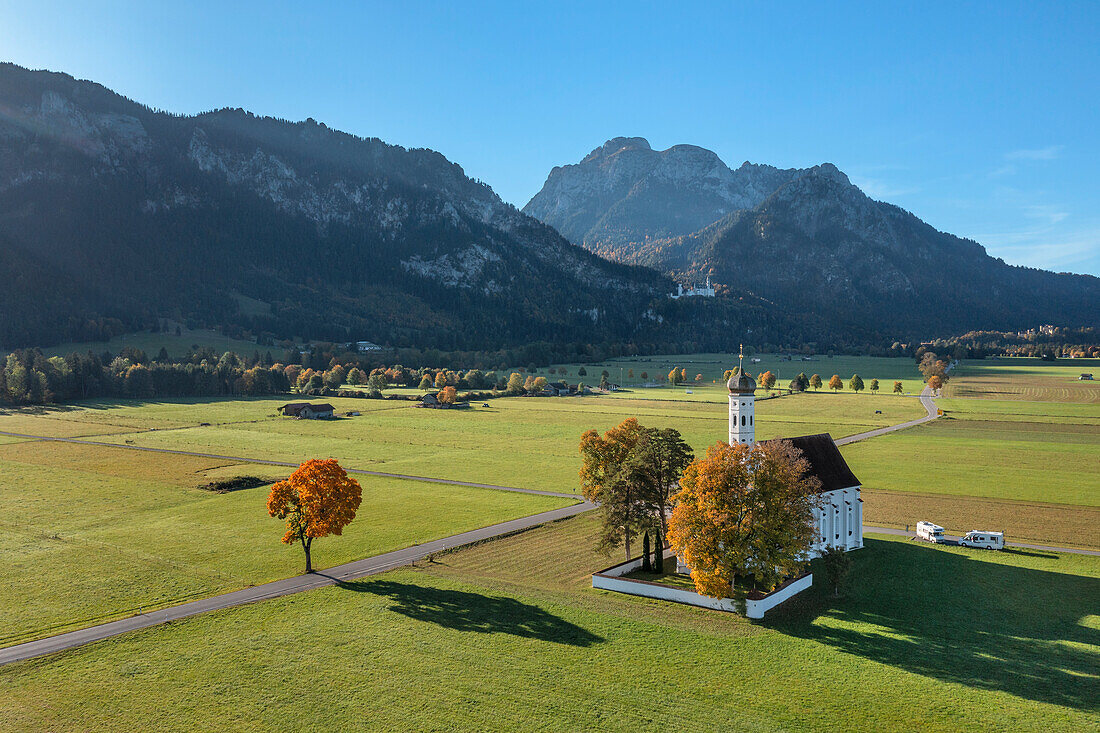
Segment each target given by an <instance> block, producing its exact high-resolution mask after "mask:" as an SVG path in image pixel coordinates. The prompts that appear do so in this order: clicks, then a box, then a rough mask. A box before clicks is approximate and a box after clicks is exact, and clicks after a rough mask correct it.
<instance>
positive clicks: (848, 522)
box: [726, 369, 863, 557]
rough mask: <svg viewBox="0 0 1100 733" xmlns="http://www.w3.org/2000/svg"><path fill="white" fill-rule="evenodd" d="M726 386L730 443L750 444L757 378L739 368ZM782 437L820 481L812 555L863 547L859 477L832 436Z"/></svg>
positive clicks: (752, 432) (815, 511)
mask: <svg viewBox="0 0 1100 733" xmlns="http://www.w3.org/2000/svg"><path fill="white" fill-rule="evenodd" d="M726 387H727V388H728V389H729V442H730V445H734V444H736V443H741V444H744V445H750V446H751V445H753V444H755V443H756V425H755V412H756V410H755V405H754V403H755V399H756V398H755V392H756V380H754V379H753V378H752V377H750V376H749V375H748V374H745V373H744V371H743V370H741V369H738V373H737V374H735V375H733V376H732V377H730V379H729V381H728V382H727V383H726ZM775 440H784V439H782V438H776V439H775ZM785 440H789V441H790V442H791V443H793V444H794V447H795V448H797V449H798V450H800V451H802V456H803V457H804V458H805V459H806V461H807V462H809V464H810V474H811V475H813V476H816V477H817V479H818V480H819V481H820V482H821V488H820V489H819V491H820V494H821V496H820V498H821V501H820V502H819V504H818V506H817V507H816V508H815V509H814V518H813V519H814V525H815V526H816V527H817V529H818V532H817V536H816V538H815V540H814V544H813V547H812V549H811V554H812V556H814V557H816V556H818V555H820V554H821V553H822V552H823V551H824V550H825V548H826V547H828V546H830V545H835V546H837V547H841V548H843V549H845V550H856V549H859V548H860V547H863V499H861V498H860V488H861V487H860V483H859V479H857V478H856V477H855V474H853V473H852V469H850V468H849V467H848V463H847V462H846V461H845V460H844V456H843V455H841V453H840V449H839V448H837V447H836V443H835V442H833V438H832V436H831V435H829V434H828V433H821V434H820V435H803V436H799V437H796V438H785ZM768 442H771V441H768Z"/></svg>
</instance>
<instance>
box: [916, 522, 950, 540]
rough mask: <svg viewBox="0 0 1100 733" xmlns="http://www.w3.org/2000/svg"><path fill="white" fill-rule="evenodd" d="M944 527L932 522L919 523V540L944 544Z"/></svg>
mask: <svg viewBox="0 0 1100 733" xmlns="http://www.w3.org/2000/svg"><path fill="white" fill-rule="evenodd" d="M943 531H944V530H943V527H941V526H940V525H938V524H932V523H931V522H917V539H921V540H927V541H928V542H935V543H937V544H938V543H940V542H943Z"/></svg>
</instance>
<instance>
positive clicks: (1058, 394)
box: [944, 357, 1100, 404]
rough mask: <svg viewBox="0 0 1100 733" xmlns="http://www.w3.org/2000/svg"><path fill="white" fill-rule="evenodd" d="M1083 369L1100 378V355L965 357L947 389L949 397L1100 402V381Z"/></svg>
mask: <svg viewBox="0 0 1100 733" xmlns="http://www.w3.org/2000/svg"><path fill="white" fill-rule="evenodd" d="M1082 372H1091V373H1093V374H1094V375H1095V376H1096V377H1097V379H1098V380H1100V359H1059V360H1058V361H1054V362H1048V361H1042V360H1040V359H1033V358H1024V357H1017V358H998V359H984V360H981V361H963V362H962V363H961V364H959V366H958V367H956V368H955V370H954V371H953V374H952V377H951V380H950V381H949V382H948V384H947V387H946V389H945V391H944V392H945V394H946V395H947V396H948V397H977V398H985V399H996V400H1031V401H1041V402H1081V403H1090V404H1096V403H1098V402H1100V381H1095V380H1094V381H1091V382H1090V381H1081V380H1079V379H1078V377H1079V376H1080V375H1081V373H1082Z"/></svg>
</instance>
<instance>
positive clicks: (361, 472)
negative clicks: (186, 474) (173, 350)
mask: <svg viewBox="0 0 1100 733" xmlns="http://www.w3.org/2000/svg"><path fill="white" fill-rule="evenodd" d="M0 435H5V436H8V437H11V438H27V439H29V440H46V441H52V442H54V443H77V444H78V445H95V446H101V447H105V448H122V449H124V450H140V451H146V452H147V453H173V454H175V455H179V456H196V457H198V458H216V459H217V460H220V461H232V462H234V463H255V464H257V465H262V466H287V467H289V468H297V467H298V466H299V463H290V462H287V461H265V460H263V459H262V458H243V457H241V456H223V455H220V454H217V453H197V452H195V451H189V450H173V449H171V448H149V447H146V446H141V445H128V444H126V443H107V442H104V441H101V440H87V439H85V438H55V437H51V436H48V435H29V434H27V433H9V432H5V431H3V430H0ZM344 470H345V471H347V472H348V473H354V474H359V475H361V476H382V477H383V478H396V479H404V480H407V481H425V482H427V483H431V484H450V485H451V486H472V487H474V488H477V489H498V490H499V491H515V492H517V493H520V494H538V495H540V496H558V497H561V498H563V499H578V500H579V499H581V498H582V497H580V496H577V495H576V494H563V493H561V492H557V491H539V490H538V489H521V488H518V487H516V486H498V485H496V484H478V483H473V482H471V481H455V480H453V479H446V478H431V477H430V476H413V475H411V474H406V473H386V472H385V471H368V470H366V469H363V468H345V469H344Z"/></svg>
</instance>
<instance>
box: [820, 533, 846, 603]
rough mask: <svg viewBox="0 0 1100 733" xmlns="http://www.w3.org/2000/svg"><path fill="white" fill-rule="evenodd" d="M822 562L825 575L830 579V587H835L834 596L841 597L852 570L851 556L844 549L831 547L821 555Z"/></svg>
mask: <svg viewBox="0 0 1100 733" xmlns="http://www.w3.org/2000/svg"><path fill="white" fill-rule="evenodd" d="M821 561H822V562H823V563H824V564H825V575H826V576H827V577H828V578H829V585H831V586H832V587H833V595H834V596H839V595H840V589H841V587H842V586H844V585H845V583H846V582H847V580H848V572H849V571H850V570H851V568H852V558H851V556H849V555H848V553H847V552H845V551H844V549H843V548H841V547H836V546H835V545H829V546H828V547H826V548H825V551H824V552H823V553H821Z"/></svg>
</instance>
